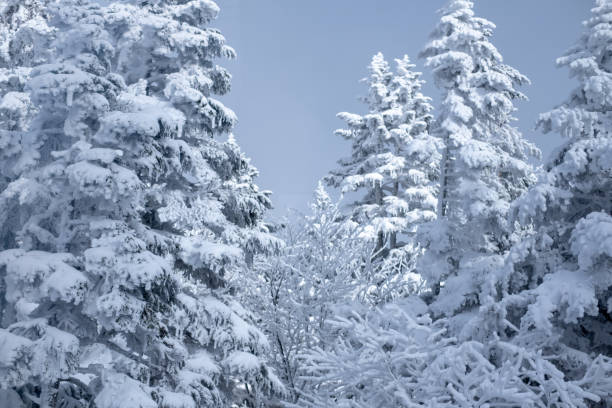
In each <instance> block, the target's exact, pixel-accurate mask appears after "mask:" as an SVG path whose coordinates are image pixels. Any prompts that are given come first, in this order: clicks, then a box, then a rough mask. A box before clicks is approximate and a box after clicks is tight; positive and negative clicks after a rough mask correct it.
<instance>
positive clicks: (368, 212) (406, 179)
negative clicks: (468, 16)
mask: <svg viewBox="0 0 612 408" xmlns="http://www.w3.org/2000/svg"><path fill="white" fill-rule="evenodd" d="M396 63H397V72H396V73H393V72H392V71H391V70H390V68H389V65H388V63H387V62H386V61H385V59H384V58H383V56H382V54H380V53H379V54H377V55H375V56H374V57H373V59H372V62H371V64H370V66H369V71H370V77H369V78H367V79H365V81H367V82H368V86H369V93H368V96H367V97H365V98H363V101H364V102H365V103H366V104H367V105H368V113H367V114H366V115H355V114H350V113H346V112H344V113H340V114H339V115H338V116H339V117H340V118H341V119H343V120H345V121H346V122H347V124H348V128H347V129H341V130H337V131H336V134H337V135H340V136H342V137H344V138H345V139H347V140H349V141H351V144H352V145H351V157H350V158H346V159H342V160H340V161H339V164H340V168H339V169H338V170H335V171H333V172H332V173H331V175H330V176H329V177H328V181H329V182H330V184H331V185H333V186H335V187H340V188H341V189H342V191H343V192H352V191H356V192H357V194H360V196H359V198H358V199H357V200H356V201H355V202H354V203H352V204H351V209H352V217H353V219H354V220H355V221H357V222H359V223H360V224H361V225H363V226H364V227H367V229H368V231H369V234H370V235H371V236H372V237H373V238H374V240H375V241H376V247H375V250H374V255H375V257H377V258H380V257H382V258H384V259H385V261H384V262H383V263H382V264H381V265H380V267H379V268H378V273H377V276H374V277H371V278H370V279H371V281H372V283H373V287H374V288H375V292H378V293H379V294H378V295H376V297H385V296H386V295H383V294H382V293H385V292H392V291H393V290H391V288H390V287H389V286H390V285H391V286H397V285H400V286H401V282H394V283H391V282H389V279H399V280H400V281H401V280H402V279H403V278H402V276H403V275H404V274H405V273H406V271H407V270H411V269H412V268H411V265H412V263H413V262H414V256H415V254H416V253H417V252H418V251H417V249H416V247H415V242H414V234H415V232H416V228H417V226H418V225H419V224H421V223H423V222H425V221H431V220H432V219H433V218H434V217H435V208H436V181H437V176H438V165H439V151H438V148H439V143H438V140H437V139H436V138H433V137H431V136H430V135H429V127H430V123H431V121H432V114H431V111H432V110H433V108H432V106H431V104H430V99H429V98H427V97H425V96H424V95H423V94H422V93H421V86H422V84H423V82H424V81H422V80H421V79H420V76H421V73H418V72H414V71H413V69H414V67H415V66H414V65H413V64H411V63H410V60H409V58H408V57H407V56H404V58H403V59H401V60H396ZM385 286H386V288H385Z"/></svg>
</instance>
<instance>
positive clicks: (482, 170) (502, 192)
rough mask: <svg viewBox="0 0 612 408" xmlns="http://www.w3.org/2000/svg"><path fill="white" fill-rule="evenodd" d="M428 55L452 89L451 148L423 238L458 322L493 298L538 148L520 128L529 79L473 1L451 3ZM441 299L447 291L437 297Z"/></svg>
mask: <svg viewBox="0 0 612 408" xmlns="http://www.w3.org/2000/svg"><path fill="white" fill-rule="evenodd" d="M440 13H441V15H442V17H441V19H440V22H439V23H438V25H437V27H436V28H435V30H434V31H433V33H432V34H431V41H430V42H429V43H428V45H427V46H426V47H425V49H424V51H423V52H422V53H421V56H422V57H424V58H426V61H427V65H428V66H429V67H431V68H432V69H433V75H434V79H435V83H436V85H437V86H438V87H439V88H440V89H441V90H442V92H443V100H442V103H441V106H440V109H439V113H438V117H437V122H436V125H435V131H434V132H435V134H436V136H438V137H439V138H441V139H442V141H443V144H444V149H443V158H442V164H441V175H440V191H439V200H438V218H437V220H436V221H434V222H433V223H431V224H429V225H428V227H427V229H426V231H425V232H424V234H423V236H424V237H425V238H424V241H425V242H428V250H427V251H426V254H425V255H424V257H422V258H421V261H420V266H419V270H420V272H421V273H422V275H423V276H424V277H425V278H426V280H427V281H428V282H429V284H430V286H431V288H432V291H433V297H434V299H433V303H432V311H434V313H436V314H438V315H441V314H444V315H454V314H456V313H460V312H464V311H469V310H471V309H472V308H474V307H476V306H478V305H481V304H483V303H484V301H485V300H484V298H483V296H484V297H486V296H490V295H493V292H494V287H493V285H491V284H490V283H489V282H490V279H489V278H490V276H489V275H490V274H491V273H492V271H495V270H496V269H498V268H501V267H502V266H503V260H504V254H505V252H506V251H507V250H508V248H509V247H510V244H511V243H512V234H513V226H512V225H509V224H508V222H507V214H508V209H509V206H510V203H511V202H512V200H514V199H515V198H517V197H518V196H519V195H520V194H521V193H523V192H524V191H525V190H526V188H527V187H528V186H529V185H530V184H531V183H532V179H533V177H534V176H533V174H532V168H531V166H530V165H529V164H528V163H527V160H528V156H529V155H530V154H538V151H537V149H536V148H535V147H534V146H533V145H531V144H529V143H528V142H526V141H525V140H524V139H523V138H522V136H521V134H520V133H519V131H518V130H517V129H516V128H514V127H513V126H512V124H511V123H512V120H513V117H512V113H513V111H514V110H515V108H514V105H513V101H515V100H521V99H524V98H525V97H524V96H523V94H522V93H521V92H519V91H518V90H517V87H518V86H520V85H523V84H526V83H528V79H527V78H526V77H525V76H523V75H521V74H520V73H519V72H518V71H517V70H515V69H514V68H511V67H509V66H508V65H505V64H504V63H503V61H502V56H501V55H500V53H499V52H498V51H497V49H496V48H495V47H494V46H493V44H491V42H490V37H491V35H492V34H493V29H494V27H495V26H494V24H493V23H491V22H489V21H487V20H485V19H482V18H478V17H475V15H474V11H473V2H472V1H469V0H451V1H450V2H449V3H448V4H447V5H446V6H445V7H444V8H442V9H441V10H440ZM438 292H439V293H438Z"/></svg>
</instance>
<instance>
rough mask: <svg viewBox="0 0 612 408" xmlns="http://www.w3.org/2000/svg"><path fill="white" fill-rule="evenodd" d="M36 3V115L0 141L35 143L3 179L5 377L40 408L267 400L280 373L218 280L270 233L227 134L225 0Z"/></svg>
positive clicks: (0, 264) (5, 383) (259, 198)
mask: <svg viewBox="0 0 612 408" xmlns="http://www.w3.org/2000/svg"><path fill="white" fill-rule="evenodd" d="M14 3H15V4H17V5H18V6H19V2H14ZM31 3H32V4H39V3H38V2H31ZM11 4H12V3H11ZM21 4H22V5H23V4H26V5H27V4H30V2H25V3H21ZM40 4H43V6H41V7H42V9H41V15H44V16H45V21H47V22H48V24H49V27H50V28H49V29H48V30H46V31H45V35H44V36H41V38H34V37H32V38H33V42H34V44H35V47H34V48H38V47H39V46H41V43H39V42H38V41H44V42H48V44H49V47H48V49H49V50H50V55H49V57H48V58H47V59H44V60H42V61H34V60H32V70H31V72H30V73H29V74H28V75H29V80H28V81H27V82H28V83H27V87H28V89H27V91H28V92H29V98H30V100H31V101H32V103H33V105H34V107H35V116H34V118H33V120H32V121H31V123H28V124H27V126H21V125H20V127H21V129H20V130H22V131H23V132H17V133H15V132H13V133H3V139H2V140H3V144H7V143H8V145H18V144H19V143H17V142H16V141H15V140H14V139H13V138H15V137H24V138H27V141H28V143H29V144H28V147H29V149H28V150H21V151H17V152H16V153H15V154H16V156H17V159H16V160H17V161H18V162H20V163H24V164H23V166H21V167H19V168H18V169H17V174H15V177H9V178H8V181H7V182H8V185H7V186H6V187H5V188H3V190H2V192H1V193H0V234H1V235H0V282H1V283H2V284H1V285H0V298H1V300H0V301H1V302H2V303H1V305H0V306H2V307H1V308H0V310H1V311H2V315H1V316H0V318H1V321H0V350H1V353H0V354H1V355H2V357H1V359H2V361H1V363H0V380H1V381H2V382H1V385H2V387H3V388H6V387H9V388H11V389H12V391H11V394H10V395H11V398H13V400H14V399H15V398H16V394H15V393H17V394H18V396H19V399H21V400H22V401H23V403H24V404H26V405H27V406H40V407H49V406H51V407H71V408H73V407H74V408H78V407H86V406H92V405H93V404H95V406H96V407H98V408H124V407H125V408H128V407H129V408H134V407H141V408H144V407H147V408H148V407H166V408H170V407H171V408H178V407H195V406H207V407H230V406H236V407H238V406H240V407H259V406H263V405H264V404H265V403H266V397H265V395H264V392H269V391H280V390H281V389H282V386H281V385H280V382H279V381H278V380H277V379H276V377H275V375H274V373H273V371H272V369H271V368H269V367H268V366H267V365H266V364H265V362H264V361H263V360H262V357H261V356H262V355H263V354H264V353H265V352H266V350H267V349H268V343H267V340H266V338H265V336H264V334H263V333H262V332H261V331H259V330H258V329H257V328H255V327H254V326H253V324H252V316H251V314H250V313H249V312H248V311H246V310H245V309H244V308H242V307H241V306H240V304H239V303H238V302H237V301H236V299H235V296H234V295H233V290H232V288H231V286H230V285H229V284H228V278H229V277H230V276H231V274H234V273H237V272H238V271H239V270H242V269H243V268H244V266H243V265H244V263H245V262H247V261H248V260H249V259H250V258H252V256H253V255H254V253H256V252H259V251H262V250H272V249H274V248H273V247H275V246H277V245H278V244H277V241H276V240H275V239H274V238H272V237H271V236H270V235H269V234H268V233H267V230H266V227H265V226H264V225H263V224H262V222H261V219H262V216H263V213H264V211H265V210H266V208H268V207H269V199H268V194H267V193H266V192H261V191H259V190H258V188H257V186H256V185H255V184H254V183H253V178H254V177H255V176H256V170H255V169H254V168H253V167H252V166H251V165H250V164H249V161H248V160H247V159H246V158H245V156H244V155H243V154H242V153H241V152H240V150H239V149H238V146H237V144H236V143H235V141H234V140H233V138H232V137H231V136H230V138H229V139H228V140H227V141H222V140H219V138H220V137H223V135H227V134H229V132H231V130H232V127H233V125H234V123H235V121H236V118H235V115H234V113H233V112H232V111H231V110H229V109H227V108H226V107H225V106H223V105H222V104H221V103H220V102H219V101H217V100H216V99H214V98H213V95H215V94H218V95H223V94H225V93H226V92H228V91H229V88H230V75H229V73H228V72H227V71H226V70H224V69H223V68H221V67H219V66H217V65H215V64H214V62H213V61H214V60H215V59H217V58H219V57H222V56H226V57H232V56H233V55H234V51H233V50H232V49H231V48H230V47H228V46H227V45H225V40H224V38H223V36H222V35H221V34H220V33H219V32H218V31H217V30H215V29H211V28H208V25H209V23H210V22H211V21H212V20H213V19H214V18H215V17H216V15H217V13H218V12H219V9H218V7H217V5H216V4H215V3H213V2H212V1H210V0H190V1H180V2H176V1H171V0H156V1H151V2H140V1H131V0H124V1H115V2H97V1H89V0H65V1H62V2H48V3H47V2H40ZM5 11H6V10H5ZM6 21H7V20H3V23H4V24H5V27H4V28H3V29H4V30H7V29H8V30H9V31H11V30H13V31H15V32H19V30H21V28H13V27H8V28H6V24H7V23H6ZM11 21H14V20H11ZM30 23H31V21H30V22H28V23H27V24H30ZM23 24H25V25H27V24H26V23H23ZM13 31H11V32H13ZM38 32H40V30H39V31H38ZM9 55H10V57H11V58H14V54H12V52H11V51H10V50H9ZM12 61H16V60H15V59H12ZM17 65H19V63H18V62H14V66H13V67H11V68H14V69H17V68H19V67H17ZM26 65H27V64H26ZM6 123H7V122H6V121H5V122H3V131H8V130H9V129H7V128H4V126H5V125H6ZM23 135H25V136H23ZM5 141H6V142H5ZM3 153H4V148H3ZM3 171H4V170H3ZM3 175H5V173H3Z"/></svg>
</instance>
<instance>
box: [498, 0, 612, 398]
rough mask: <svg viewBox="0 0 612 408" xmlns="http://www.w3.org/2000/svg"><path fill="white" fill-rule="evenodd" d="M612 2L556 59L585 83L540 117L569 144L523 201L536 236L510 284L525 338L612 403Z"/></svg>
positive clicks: (510, 304)
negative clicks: (581, 377) (584, 374)
mask: <svg viewBox="0 0 612 408" xmlns="http://www.w3.org/2000/svg"><path fill="white" fill-rule="evenodd" d="M611 33H612V2H610V1H609V0H597V2H596V6H595V7H594V8H593V10H592V16H591V18H590V19H589V20H587V21H586V22H585V31H584V33H583V34H582V36H581V37H580V39H579V41H578V42H577V43H576V45H575V46H573V47H572V48H571V49H570V50H569V51H568V52H567V53H566V54H565V55H564V56H563V57H561V58H559V59H558V60H557V64H558V66H560V67H567V68H568V69H569V71H570V75H571V76H572V77H573V78H575V79H576V80H577V82H578V86H577V87H576V88H575V89H574V90H573V91H572V92H571V94H570V96H569V98H568V99H567V100H566V101H564V102H563V103H562V104H561V105H559V106H558V107H557V108H555V109H553V110H552V111H550V112H548V113H544V114H542V115H541V116H540V120H539V122H538V126H539V128H540V129H541V130H542V131H543V132H544V133H550V132H555V133H558V134H560V135H561V136H563V137H564V138H565V139H566V141H565V143H564V144H563V145H562V146H561V147H560V148H559V149H558V150H557V151H556V152H555V153H553V154H552V156H551V157H550V159H549V160H548V163H547V164H546V166H545V171H544V173H543V174H542V175H541V177H540V181H539V182H538V184H537V185H536V186H534V188H532V189H531V190H530V191H529V192H528V193H527V194H526V195H525V196H524V197H522V198H521V199H520V200H518V202H517V203H516V206H515V208H516V211H517V215H518V219H519V220H520V221H522V222H523V223H524V224H532V225H533V234H532V235H531V236H530V237H529V238H528V239H525V240H524V241H523V242H521V243H520V244H517V245H516V246H515V248H514V249H513V251H512V254H511V257H510V258H509V260H508V266H509V269H508V270H507V274H506V275H505V277H504V278H505V279H503V283H504V292H505V294H506V298H505V299H504V306H505V309H506V310H507V314H508V320H509V321H511V322H512V323H513V324H514V325H515V326H518V327H519V328H520V331H519V332H518V333H517V334H516V336H517V340H516V341H520V342H524V343H527V344H529V345H530V347H532V348H537V349H541V350H543V352H544V353H546V354H547V355H554V356H555V360H556V363H557V365H558V366H559V367H560V368H561V369H562V371H563V372H564V373H565V375H566V377H567V378H577V377H580V376H582V375H583V373H585V372H587V376H589V379H588V381H585V386H586V387H588V388H589V390H590V391H591V392H593V393H594V394H595V395H597V396H598V397H599V398H601V401H600V402H601V404H602V405H601V406H606V402H607V404H610V403H612V392H611V391H610V390H612V382H610V380H609V378H610V375H611V374H612V330H611V327H612V160H611V159H610V158H611V157H612V100H611V99H610V95H612V54H611V51H610V50H611V49H612V34H611Z"/></svg>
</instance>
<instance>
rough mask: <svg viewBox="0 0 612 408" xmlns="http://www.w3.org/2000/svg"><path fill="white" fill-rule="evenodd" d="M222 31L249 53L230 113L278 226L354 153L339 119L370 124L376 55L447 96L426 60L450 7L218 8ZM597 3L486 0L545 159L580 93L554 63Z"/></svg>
mask: <svg viewBox="0 0 612 408" xmlns="http://www.w3.org/2000/svg"><path fill="white" fill-rule="evenodd" d="M217 3H218V4H219V6H220V7H221V15H220V18H219V19H218V20H217V22H216V23H215V27H217V28H219V29H221V31H222V32H223V34H224V35H225V37H226V38H227V40H228V43H229V44H230V45H231V46H232V47H234V48H235V49H236V51H237V52H238V58H237V60H235V61H232V62H227V61H222V62H220V63H221V64H222V65H224V66H225V67H227V68H228V69H229V70H230V71H231V73H232V75H233V76H234V80H233V88H232V92H231V94H230V95H228V96H226V97H224V98H223V101H224V103H226V104H227V105H228V106H229V107H231V108H232V109H233V110H234V111H236V113H237V114H238V119H239V125H238V127H237V129H236V131H235V134H236V137H237V139H238V142H239V144H240V145H241V146H242V149H243V150H244V151H245V152H246V154H247V155H248V156H250V157H251V158H252V160H253V163H254V164H255V166H256V167H257V168H258V169H259V171H260V177H259V179H258V184H259V185H260V187H261V188H264V189H269V190H272V191H273V192H274V195H273V202H274V205H275V207H276V211H275V213H276V214H277V215H280V214H284V213H285V210H286V209H287V208H289V207H290V208H297V209H300V210H303V209H304V208H305V206H306V204H307V202H308V201H309V200H310V199H311V197H312V191H313V190H314V188H315V187H316V183H317V180H319V179H320V178H321V177H323V176H324V175H325V174H326V173H327V172H328V171H329V170H330V169H332V168H334V167H335V162H336V160H338V158H340V157H344V156H346V155H347V154H348V153H349V144H348V142H346V141H344V140H343V139H341V138H340V137H337V136H334V134H333V131H334V130H335V129H337V128H338V127H341V126H342V122H341V121H340V120H338V119H336V113H338V112H340V111H350V112H355V113H363V112H364V106H363V105H362V104H361V103H359V102H358V100H357V98H358V97H359V96H360V95H363V94H364V92H365V89H364V85H363V84H360V83H359V79H361V78H362V77H364V76H366V74H367V72H366V66H367V64H368V62H369V61H370V58H371V57H372V55H373V54H375V53H376V52H378V51H382V52H383V54H384V55H385V57H386V58H387V59H389V60H392V59H393V58H396V57H401V56H402V55H403V54H408V55H409V56H410V57H411V58H412V59H413V62H415V63H416V64H417V66H418V69H419V70H421V71H423V72H424V79H425V80H428V84H426V86H425V89H424V91H425V93H426V94H428V95H429V96H431V97H432V98H433V99H434V104H436V103H437V100H438V91H437V90H436V89H435V87H433V86H432V84H431V81H429V78H430V75H429V72H428V70H427V69H426V68H424V67H423V61H421V60H418V59H417V58H416V57H417V54H418V53H419V52H420V50H421V49H422V48H423V46H424V45H425V43H426V42H427V39H428V36H429V33H430V32H431V30H432V29H433V27H434V25H435V24H436V21H437V19H438V16H437V14H436V10H437V9H439V8H440V7H441V6H442V5H443V4H444V3H445V1H444V0H373V1H372V0H370V1H366V0H308V1H304V0H217ZM592 4H593V2H592V1H591V0H480V1H478V0H476V8H475V10H476V13H477V14H478V15H479V16H481V17H485V18H487V19H489V20H491V21H493V22H494V23H495V24H496V25H497V30H496V32H495V35H494V37H493V43H494V44H495V45H496V46H497V48H498V49H499V50H500V51H501V53H502V55H503V56H504V59H505V62H506V63H508V64H510V65H512V66H514V67H515V68H517V69H519V70H520V71H521V72H522V73H523V74H525V75H527V76H528V77H529V78H530V79H531V81H532V85H531V86H529V87H526V88H525V89H523V91H524V92H525V93H526V94H527V96H528V97H529V99H530V101H529V102H525V103H520V104H519V105H518V108H519V110H518V112H517V114H516V116H517V117H518V119H519V121H518V122H517V126H518V127H519V128H520V129H521V130H522V131H523V133H524V135H525V136H526V137H527V138H528V139H530V140H532V141H534V142H535V143H537V144H538V146H540V148H541V149H542V150H543V151H544V154H545V156H546V155H547V154H548V153H549V152H550V151H551V149H552V148H553V147H554V146H555V145H557V144H558V143H559V139H557V138H556V137H554V136H550V135H547V136H543V135H541V134H539V133H538V132H535V131H534V130H533V127H534V122H535V120H536V118H537V115H538V114H539V113H541V112H544V111H546V110H549V109H550V108H552V107H553V106H554V105H556V104H558V103H560V102H561V101H562V100H563V99H564V98H565V97H566V96H567V95H568V93H569V92H570V90H571V88H572V87H573V86H574V84H573V82H572V80H570V79H569V78H568V73H567V71H566V70H563V69H557V68H556V67H555V64H554V61H555V59H556V58H557V57H559V56H560V55H561V54H562V53H563V52H564V51H565V50H566V49H567V48H569V47H570V46H571V45H572V44H573V43H574V42H575V41H576V40H577V38H578V36H579V34H580V31H581V29H582V26H581V22H582V21H583V20H584V19H585V18H587V17H588V14H589V10H590V8H591V6H592Z"/></svg>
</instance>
